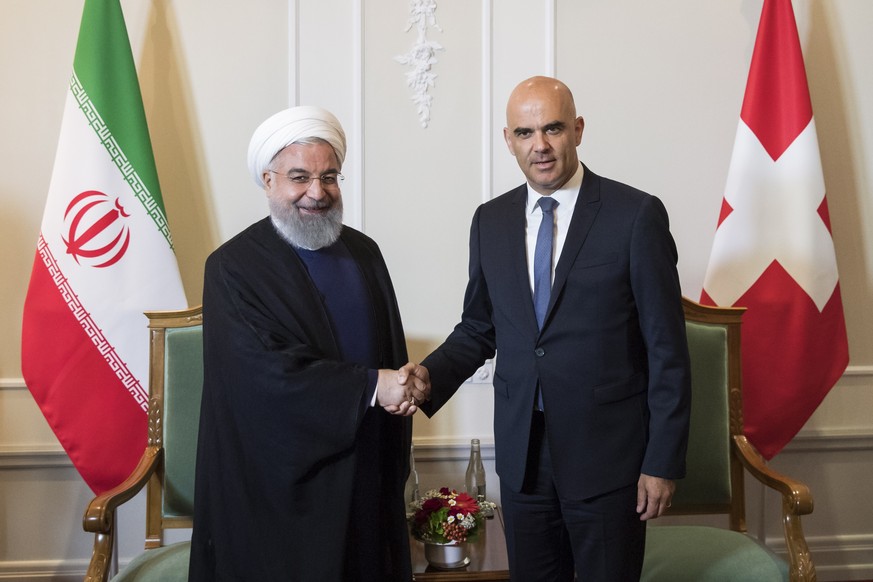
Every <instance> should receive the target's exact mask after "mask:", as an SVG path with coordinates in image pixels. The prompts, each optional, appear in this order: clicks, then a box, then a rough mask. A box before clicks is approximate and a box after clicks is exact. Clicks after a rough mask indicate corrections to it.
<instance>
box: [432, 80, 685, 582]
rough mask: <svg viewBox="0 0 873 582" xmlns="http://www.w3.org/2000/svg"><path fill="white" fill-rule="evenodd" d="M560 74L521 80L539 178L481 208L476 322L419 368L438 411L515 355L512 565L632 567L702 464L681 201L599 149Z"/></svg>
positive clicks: (498, 441) (507, 440)
mask: <svg viewBox="0 0 873 582" xmlns="http://www.w3.org/2000/svg"><path fill="white" fill-rule="evenodd" d="M583 129H584V121H583V119H582V117H578V116H577V115H576V107H575V104H574V101H573V96H572V94H571V93H570V90H569V89H568V88H567V87H566V85H564V84H563V83H562V82H560V81H558V80H557V79H552V78H548V77H534V78H531V79H527V80H526V81H523V82H522V83H520V84H519V85H518V86H517V87H516V88H515V90H514V91H513V92H512V94H511V95H510V97H509V102H508V105H507V108H506V127H505V128H504V130H503V134H504V138H505V140H506V145H507V146H508V148H509V151H510V153H511V154H512V155H513V156H514V157H515V159H516V161H517V162H518V166H519V168H521V171H522V173H523V174H524V176H525V178H526V179H527V181H526V183H525V184H523V185H521V186H519V187H517V188H515V189H513V190H511V191H509V192H507V193H505V194H503V195H502V196H499V197H497V198H495V199H493V200H491V201H489V202H487V203H485V204H483V205H481V206H480V207H479V209H478V210H477V211H476V214H475V216H474V217H473V224H472V228H471V234H470V264H469V277H470V279H469V283H468V285H467V292H466V295H465V297H464V308H463V314H462V318H461V322H460V323H459V324H458V325H457V326H456V327H455V329H454V331H453V332H452V333H451V335H449V337H448V338H447V339H446V341H445V342H444V343H443V345H441V346H440V347H439V348H437V349H436V350H435V351H434V352H433V353H432V354H431V355H430V356H428V357H427V358H426V359H425V360H424V361H423V362H422V366H420V367H419V368H417V369H416V370H415V374H416V375H417V376H418V377H419V378H421V379H427V378H428V372H429V378H430V381H431V382H432V393H431V401H430V402H428V403H426V404H424V405H423V406H422V410H424V411H425V413H427V414H428V415H433V414H434V413H436V412H437V411H438V410H439V409H440V407H441V406H442V405H443V404H445V402H446V401H447V400H448V399H449V398H450V397H451V396H452V394H454V392H455V391H456V390H457V388H458V387H459V386H460V384H461V383H463V382H464V380H465V379H466V378H469V377H470V376H471V375H472V374H473V372H474V371H475V370H476V369H477V368H478V367H479V366H481V365H482V364H483V363H484V362H485V360H486V359H488V358H491V357H493V356H494V355H495V353H496V356H497V360H496V364H497V368H496V371H495V375H494V437H495V448H496V461H497V463H496V464H497V473H498V475H499V476H500V497H501V503H502V505H503V512H504V516H505V525H506V542H507V550H508V552H509V563H510V572H511V575H512V579H513V580H516V581H518V582H533V581H537V580H543V581H549V582H552V581H556V580H557V581H571V580H573V579H574V576H575V575H578V580H579V581H582V582H590V581H602V582H627V581H631V580H638V579H639V577H640V570H641V568H642V561H643V550H644V544H645V527H646V522H647V521H648V520H650V519H653V518H655V517H658V516H659V515H661V514H662V513H663V512H664V510H665V509H666V508H667V507H669V506H670V499H671V497H672V494H673V490H674V484H673V480H674V479H678V478H680V477H682V476H683V475H684V473H685V451H686V446H687V439H688V420H689V406H690V372H689V361H688V348H687V344H686V338H685V325H684V319H683V315H682V305H681V292H680V288H679V278H678V275H677V272H676V262H677V254H676V247H675V245H674V242H673V238H672V237H671V235H670V231H669V225H668V220H667V212H666V211H665V209H664V206H663V205H662V204H661V202H660V201H659V200H658V199H657V198H655V197H654V196H651V195H649V194H646V193H644V192H641V191H639V190H636V189H634V188H631V187H629V186H626V185H624V184H621V183H619V182H615V181H613V180H609V179H606V178H602V177H600V176H598V175H597V174H595V173H594V172H593V171H591V170H590V169H589V168H588V167H586V166H585V165H583V164H581V163H580V161H579V158H578V155H577V152H576V147H577V146H579V144H580V143H581V141H582V131H583Z"/></svg>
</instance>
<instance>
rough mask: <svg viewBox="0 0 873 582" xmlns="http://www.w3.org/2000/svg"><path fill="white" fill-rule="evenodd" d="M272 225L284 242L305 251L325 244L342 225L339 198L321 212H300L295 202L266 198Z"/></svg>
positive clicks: (340, 229)
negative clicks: (312, 213)
mask: <svg viewBox="0 0 873 582" xmlns="http://www.w3.org/2000/svg"><path fill="white" fill-rule="evenodd" d="M268 204H269V206H270V218H271V220H272V222H273V226H274V227H275V228H276V231H277V232H278V233H279V236H281V237H282V238H283V239H285V241H286V242H288V243H290V244H291V245H292V246H295V247H299V248H302V249H306V250H309V251H314V250H318V249H321V248H324V247H329V246H330V245H332V244H333V243H335V242H336V241H337V240H338V239H339V236H340V232H341V231H342V229H343V202H342V198H340V199H338V200H337V201H336V202H335V203H334V204H333V206H332V207H331V208H330V210H328V211H327V213H326V214H325V215H324V216H305V217H304V216H303V215H301V214H300V210H299V209H298V208H297V206H296V205H295V204H282V202H280V201H275V200H274V199H272V198H270V199H268Z"/></svg>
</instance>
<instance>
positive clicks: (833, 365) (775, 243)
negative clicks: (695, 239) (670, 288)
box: [701, 0, 849, 459]
mask: <svg viewBox="0 0 873 582" xmlns="http://www.w3.org/2000/svg"><path fill="white" fill-rule="evenodd" d="M701 302H702V303H705V304H710V305H721V306H744V307H747V308H748V311H747V313H746V315H745V316H744V318H743V321H744V323H743V348H742V355H743V398H744V408H743V413H744V417H745V430H746V435H747V436H748V437H749V439H750V440H751V441H752V443H753V444H754V445H755V446H756V447H758V449H759V450H760V451H761V453H762V454H763V455H764V456H765V457H766V458H768V459H770V458H772V457H773V456H774V455H775V454H776V453H778V452H779V451H780V450H782V448H783V447H784V446H785V445H786V444H787V443H788V442H789V441H790V440H791V439H792V438H793V437H794V435H795V434H797V431H798V430H800V428H801V427H802V426H803V424H804V423H805V422H806V421H807V420H808V419H809V417H810V416H811V415H812V413H813V412H814V411H815V409H816V408H817V407H818V405H819V404H820V403H821V401H822V400H823V399H824V397H825V396H826V395H827V393H828V391H829V390H830V389H831V387H833V385H834V384H835V383H836V381H837V380H838V379H839V378H840V376H841V375H842V374H843V372H844V371H845V369H846V365H847V364H848V361H849V349H848V341H847V339H846V324H845V319H844V317H843V304H842V300H841V298H840V285H839V277H838V274H837V261H836V256H835V253H834V244H833V239H832V237H831V224H830V219H829V216H828V205H827V199H826V197H825V185H824V177H823V174H822V168H821V158H820V155H819V149H818V139H817V137H816V132H815V121H814V120H813V116H812V104H811V102H810V98H809V89H808V87H807V81H806V71H805V69H804V66H803V54H802V53H801V50H800V40H799V38H798V34H797V26H796V24H795V21H794V11H793V9H792V7H791V1H790V0H764V8H763V10H762V12H761V20H760V23H759V25H758V37H757V40H756V41H755V50H754V53H753V55H752V64H751V67H750V70H749V80H748V84H747V85H746V94H745V98H744V100H743V109H742V113H741V115H740V123H739V127H738V129H737V136H736V141H735V143H734V151H733V157H732V159H731V164H730V170H729V172H728V178H727V184H726V186H725V194H724V200H723V202H722V209H721V213H720V216H719V219H718V228H717V230H716V233H715V241H714V242H713V247H712V255H711V256H710V260H709V267H708V269H707V272H706V277H705V279H704V284H703V292H702V294H701Z"/></svg>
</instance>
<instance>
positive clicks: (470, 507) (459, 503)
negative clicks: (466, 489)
mask: <svg viewBox="0 0 873 582" xmlns="http://www.w3.org/2000/svg"><path fill="white" fill-rule="evenodd" d="M457 513H463V514H465V515H466V514H468V513H474V514H475V513H479V504H478V503H477V502H476V500H475V499H473V498H472V497H470V496H469V495H467V494H466V493H459V494H458V496H457V497H455V506H454V507H453V508H452V514H453V515H454V514H457Z"/></svg>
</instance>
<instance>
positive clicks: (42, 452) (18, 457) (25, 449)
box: [0, 445, 73, 471]
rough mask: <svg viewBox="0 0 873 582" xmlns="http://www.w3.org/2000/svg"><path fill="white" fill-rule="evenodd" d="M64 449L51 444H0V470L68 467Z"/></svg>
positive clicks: (69, 466) (69, 464)
mask: <svg viewBox="0 0 873 582" xmlns="http://www.w3.org/2000/svg"><path fill="white" fill-rule="evenodd" d="M72 466H73V463H72V461H70V458H69V457H68V456H67V453H66V451H64V449H63V448H61V447H60V446H53V445H0V471H4V470H9V469H69V468H71V467H72Z"/></svg>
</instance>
